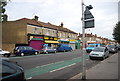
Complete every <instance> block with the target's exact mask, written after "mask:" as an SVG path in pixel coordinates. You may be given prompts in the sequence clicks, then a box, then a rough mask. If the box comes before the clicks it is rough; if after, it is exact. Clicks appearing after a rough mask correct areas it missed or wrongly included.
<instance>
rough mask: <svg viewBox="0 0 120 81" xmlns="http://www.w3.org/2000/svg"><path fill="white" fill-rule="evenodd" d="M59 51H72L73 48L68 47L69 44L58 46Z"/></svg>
mask: <svg viewBox="0 0 120 81" xmlns="http://www.w3.org/2000/svg"><path fill="white" fill-rule="evenodd" d="M56 49H57V51H64V52H65V51H72V48H71V47H70V46H68V45H67V44H58V46H57V48H56Z"/></svg>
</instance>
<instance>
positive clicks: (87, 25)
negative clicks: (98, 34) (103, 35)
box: [84, 19, 94, 29]
mask: <svg viewBox="0 0 120 81" xmlns="http://www.w3.org/2000/svg"><path fill="white" fill-rule="evenodd" d="M84 22H85V29H86V28H94V19H89V20H85V21H84Z"/></svg>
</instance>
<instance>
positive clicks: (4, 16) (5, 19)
mask: <svg viewBox="0 0 120 81" xmlns="http://www.w3.org/2000/svg"><path fill="white" fill-rule="evenodd" d="M7 19H8V16H7V15H6V14H5V15H3V22H4V21H7Z"/></svg>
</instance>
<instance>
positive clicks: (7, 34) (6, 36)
mask: <svg viewBox="0 0 120 81" xmlns="http://www.w3.org/2000/svg"><path fill="white" fill-rule="evenodd" d="M76 41H77V33H76V32H74V31H71V30H69V29H67V28H65V27H63V23H61V25H60V26H57V25H53V24H51V23H49V22H48V23H45V22H41V21H38V17H37V16H35V17H34V18H33V19H28V18H22V19H19V20H16V21H6V22H3V26H2V48H3V49H4V50H8V51H11V52H12V51H13V49H14V48H15V46H18V45H29V46H31V47H33V48H35V49H37V50H40V49H41V48H42V47H43V46H45V45H47V46H51V47H56V46H57V44H58V43H63V44H68V45H70V46H71V47H72V48H73V49H76V43H77V42H76ZM8 47H9V48H8Z"/></svg>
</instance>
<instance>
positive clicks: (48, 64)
mask: <svg viewBox="0 0 120 81" xmlns="http://www.w3.org/2000/svg"><path fill="white" fill-rule="evenodd" d="M61 62H64V61H59V62H55V63H50V64H45V65H42V66H37V67H36V68H39V67H45V66H48V65H51V64H56V63H61Z"/></svg>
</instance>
